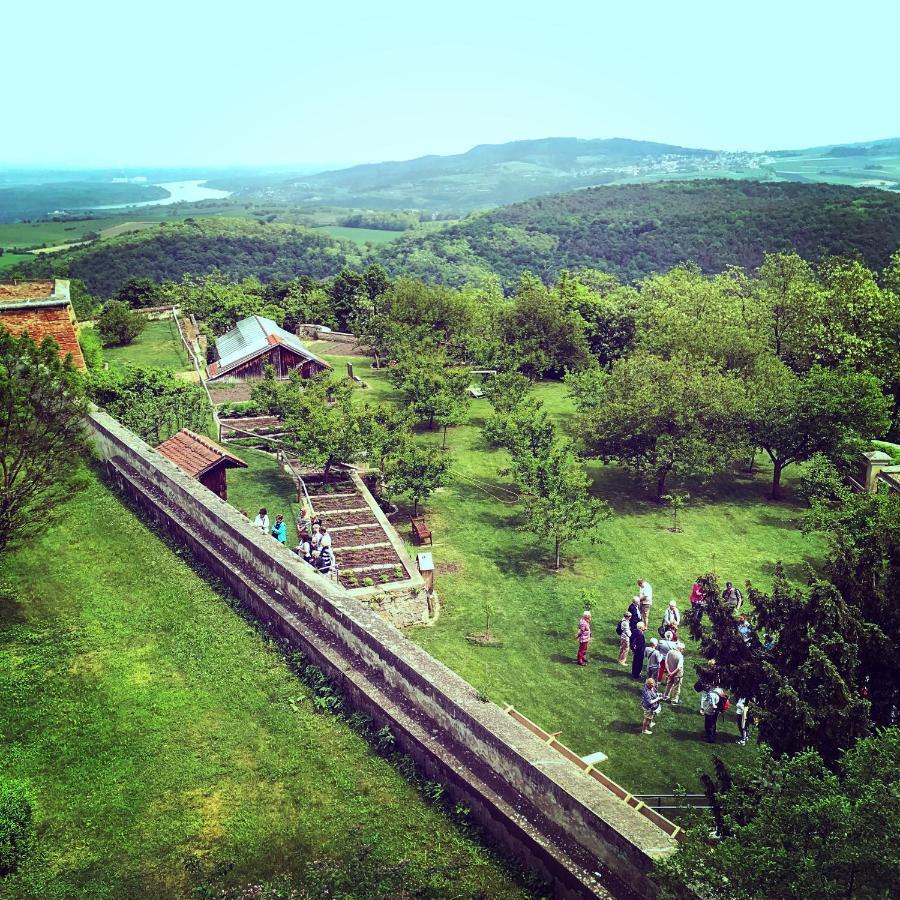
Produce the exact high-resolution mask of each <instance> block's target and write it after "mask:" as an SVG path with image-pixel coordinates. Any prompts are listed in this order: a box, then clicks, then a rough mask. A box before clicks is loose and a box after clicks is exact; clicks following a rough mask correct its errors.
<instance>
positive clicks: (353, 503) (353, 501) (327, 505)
mask: <svg viewBox="0 0 900 900" xmlns="http://www.w3.org/2000/svg"><path fill="white" fill-rule="evenodd" d="M310 500H312V504H313V506H314V507H315V509H316V512H323V513H324V512H327V511H328V510H330V509H359V508H361V507H363V506H368V504H367V503H366V501H365V500H364V499H363V498H362V497H361V496H360V495H359V494H356V493H354V494H353V495H352V496H348V497H328V496H324V497H314V496H310Z"/></svg>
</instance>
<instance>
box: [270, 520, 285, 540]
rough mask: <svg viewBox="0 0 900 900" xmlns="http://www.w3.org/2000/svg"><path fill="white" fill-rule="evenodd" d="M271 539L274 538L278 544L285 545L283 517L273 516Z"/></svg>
mask: <svg viewBox="0 0 900 900" xmlns="http://www.w3.org/2000/svg"><path fill="white" fill-rule="evenodd" d="M272 537H273V538H275V540H276V541H278V543H279V544H286V543H287V528H285V525H284V516H282V515H278V516H275V527H274V528H273V529H272Z"/></svg>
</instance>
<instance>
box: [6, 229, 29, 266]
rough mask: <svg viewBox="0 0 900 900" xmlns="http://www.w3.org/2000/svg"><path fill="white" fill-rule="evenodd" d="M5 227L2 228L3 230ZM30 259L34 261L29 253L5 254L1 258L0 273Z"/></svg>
mask: <svg viewBox="0 0 900 900" xmlns="http://www.w3.org/2000/svg"><path fill="white" fill-rule="evenodd" d="M2 227H3V226H0V228H2ZM28 259H33V257H32V256H29V255H28V254H27V253H22V254H20V253H4V254H3V255H2V256H0V272H2V271H3V270H4V269H11V268H12V267H13V266H16V265H18V264H19V263H20V262H25V261H26V260H28Z"/></svg>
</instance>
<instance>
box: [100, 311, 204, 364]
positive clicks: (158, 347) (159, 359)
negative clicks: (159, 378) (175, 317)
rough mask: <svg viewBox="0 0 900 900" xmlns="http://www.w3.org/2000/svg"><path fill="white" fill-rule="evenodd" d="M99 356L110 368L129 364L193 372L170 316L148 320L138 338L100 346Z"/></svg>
mask: <svg viewBox="0 0 900 900" xmlns="http://www.w3.org/2000/svg"><path fill="white" fill-rule="evenodd" d="M103 358H104V360H106V362H108V363H109V366H110V368H112V369H123V368H125V366H129V365H130V366H152V367H154V368H157V369H168V370H169V371H171V372H193V369H192V368H191V364H190V360H188V358H187V353H186V352H185V349H184V346H183V344H182V343H181V338H180V337H179V336H178V329H177V328H176V327H175V323H174V322H173V321H172V319H171V318H166V319H160V320H159V321H156V322H148V323H147V327H146V328H145V329H144V330H143V331H142V332H141V334H140V335H139V336H138V339H137V340H136V341H135V342H134V343H133V344H129V345H128V346H127V347H104V348H103Z"/></svg>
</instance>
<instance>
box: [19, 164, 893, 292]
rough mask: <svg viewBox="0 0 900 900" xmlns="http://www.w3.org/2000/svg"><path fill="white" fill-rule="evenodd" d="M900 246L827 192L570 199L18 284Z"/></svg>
mask: <svg viewBox="0 0 900 900" xmlns="http://www.w3.org/2000/svg"><path fill="white" fill-rule="evenodd" d="M898 244H900V195H898V194H894V193H890V192H887V191H879V190H869V189H860V188H850V187H840V186H836V185H826V184H793V183H775V184H771V183H770V184H763V183H759V182H749V181H719V180H710V181H685V182H666V183H660V184H654V185H620V186H610V187H602V188H591V189H588V190H583V191H574V192H571V193H566V194H557V195H554V196H550V197H542V198H538V199H535V200H530V201H528V202H526V203H519V204H516V205H514V206H508V207H504V208H502V209H498V210H494V211H493V212H490V213H485V214H481V215H474V216H471V217H469V218H468V219H466V220H464V221H463V222H461V223H459V224H457V225H452V226H449V227H447V228H444V229H441V230H438V231H434V232H430V233H428V234H421V233H419V234H411V235H409V236H404V237H401V238H399V239H398V240H396V241H395V242H393V243H391V244H388V245H386V246H384V247H382V248H380V249H379V250H378V251H372V250H371V249H365V248H361V247H359V246H357V245H355V244H352V243H350V242H347V241H343V240H339V239H335V238H332V237H330V236H328V235H325V234H322V233H321V232H318V231H312V230H309V229H306V228H302V227H299V226H294V225H285V224H274V223H266V222H253V221H248V220H246V219H232V218H218V217H206V218H202V219H197V220H192V219H187V220H185V221H184V222H183V223H177V224H176V223H171V224H164V225H160V226H159V227H156V228H149V229H146V230H145V231H142V232H139V233H136V234H129V235H123V236H122V237H118V238H113V239H110V240H105V241H101V242H96V243H94V244H92V245H91V246H89V247H83V248H79V249H76V250H71V251H67V252H64V253H60V254H57V255H54V256H53V257H52V258H51V257H43V258H39V259H35V260H34V261H32V262H29V263H26V264H24V265H23V266H21V267H20V268H19V269H18V270H16V271H15V274H16V275H25V276H31V277H34V276H39V275H49V274H51V273H53V274H57V275H68V276H69V277H71V278H77V279H80V280H82V281H83V282H84V283H85V285H86V287H87V290H88V291H89V292H90V293H91V294H95V295H99V296H102V297H108V296H111V295H112V294H113V293H115V292H116V291H117V290H118V288H119V287H120V286H121V285H122V284H123V283H124V282H125V281H127V280H128V279H129V278H132V277H145V278H151V279H153V280H154V281H156V282H163V281H178V280H179V279H181V278H182V276H184V275H185V274H192V275H204V274H207V273H210V272H215V271H217V272H221V273H222V274H223V275H225V276H227V277H228V278H229V279H231V280H235V281H239V280H241V279H244V278H248V277H252V278H257V279H259V280H260V281H262V282H264V283H267V282H271V281H287V280H290V279H292V278H296V277H297V276H299V275H306V276H310V277H312V278H327V277H330V276H333V275H335V274H337V273H338V272H339V271H340V270H341V269H343V268H345V267H347V268H351V269H361V268H365V266H366V265H367V264H368V263H369V262H372V261H378V262H380V263H381V264H382V265H383V266H384V267H385V269H386V270H387V271H388V272H389V273H390V274H393V275H409V276H412V277H416V278H421V279H422V280H424V281H427V282H430V283H441V284H445V285H447V286H451V287H460V286H462V285H464V284H478V283H485V282H491V281H494V280H495V279H496V278H497V277H499V279H500V282H501V284H502V285H503V286H504V288H506V289H510V288H511V287H512V285H513V284H514V282H515V281H516V279H517V278H518V277H519V276H520V275H521V274H522V273H523V272H526V271H530V272H532V273H534V274H536V275H538V276H539V277H540V278H541V279H542V280H544V281H545V282H551V281H554V280H555V279H556V278H557V277H558V276H559V274H560V272H562V271H563V270H570V271H576V270H580V269H585V268H596V269H600V270H603V271H606V272H609V273H610V274H613V275H615V276H616V277H617V278H619V279H621V280H623V281H636V280H637V279H640V278H643V277H646V276H647V275H650V274H652V273H654V272H664V271H668V270H669V269H671V268H672V267H673V266H676V265H678V264H679V263H682V262H685V261H692V262H694V263H696V264H697V265H698V266H699V267H700V269H701V271H703V272H706V273H709V274H712V273H717V272H721V271H724V270H725V269H726V268H727V267H728V266H731V265H736V266H740V267H742V268H745V269H753V268H756V267H757V266H759V265H760V263H761V262H762V261H763V258H764V254H765V253H767V252H778V251H786V250H795V251H796V252H797V253H799V255H800V256H802V257H803V258H805V259H807V260H809V261H813V262H814V261H816V260H819V259H821V258H823V257H826V256H829V255H841V256H858V257H859V258H861V259H862V260H863V261H864V262H865V263H866V264H867V265H868V266H870V267H873V268H883V267H884V266H885V265H887V262H888V259H889V258H890V255H891V253H892V252H893V251H894V250H896V248H897V246H898Z"/></svg>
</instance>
